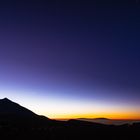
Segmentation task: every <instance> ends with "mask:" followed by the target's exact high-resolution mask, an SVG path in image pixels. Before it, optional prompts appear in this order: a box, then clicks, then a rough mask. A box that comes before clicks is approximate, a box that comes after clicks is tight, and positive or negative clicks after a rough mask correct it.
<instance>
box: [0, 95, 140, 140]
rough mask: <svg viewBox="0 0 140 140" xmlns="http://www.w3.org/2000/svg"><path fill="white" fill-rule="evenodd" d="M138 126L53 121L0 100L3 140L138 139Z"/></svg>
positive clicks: (0, 123)
mask: <svg viewBox="0 0 140 140" xmlns="http://www.w3.org/2000/svg"><path fill="white" fill-rule="evenodd" d="M139 130H140V123H134V124H132V125H129V124H125V125H119V126H115V125H104V124H99V123H92V122H87V121H82V120H69V121H64V122H63V121H56V120H51V119H49V118H47V117H44V116H39V115H37V114H35V113H33V112H32V111H30V110H28V109H26V108H24V107H22V106H20V105H19V104H17V103H14V102H12V101H10V100H9V99H7V98H4V99H1V100H0V138H1V139H2V140H10V139H14V140H25V139H26V140H30V139H33V140H78V139H85V140H89V139H90V140H104V139H107V140H121V139H123V140H125V139H140V135H139Z"/></svg>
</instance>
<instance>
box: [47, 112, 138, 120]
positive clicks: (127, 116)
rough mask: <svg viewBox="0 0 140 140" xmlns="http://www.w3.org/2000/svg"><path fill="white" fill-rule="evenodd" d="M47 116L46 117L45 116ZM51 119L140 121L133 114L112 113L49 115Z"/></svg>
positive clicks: (136, 115)
mask: <svg viewBox="0 0 140 140" xmlns="http://www.w3.org/2000/svg"><path fill="white" fill-rule="evenodd" d="M46 116H47V115H46ZM48 117H49V118H51V119H58V120H68V119H77V118H87V119H94V118H108V119H113V120H140V115H138V114H133V113H120V114H119V113H112V114H105V113H104V114H103V113H99V114H69V115H67V114H61V115H58V114H57V115H55V116H54V115H52V116H51V115H50V116H48Z"/></svg>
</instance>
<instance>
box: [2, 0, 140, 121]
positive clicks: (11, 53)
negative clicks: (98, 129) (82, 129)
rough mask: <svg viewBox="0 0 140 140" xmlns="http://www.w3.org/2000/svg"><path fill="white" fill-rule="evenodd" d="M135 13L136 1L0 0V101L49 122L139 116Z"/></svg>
mask: <svg viewBox="0 0 140 140" xmlns="http://www.w3.org/2000/svg"><path fill="white" fill-rule="evenodd" d="M139 15H140V2H139V0H137V1H135V0H130V1H129V0H127V1H126V0H114V1H113V2H111V1H109V0H106V1H103V0H100V1H97V0H95V1H89V0H86V1H82V0H81V1H80V0H75V1H74V0H71V1H69V0H68V1H62V0H61V1H59V0H55V1H43V0H40V1H36V0H34V1H31V0H28V1H26V0H24V1H16V0H13V1H12V2H11V1H6V0H5V1H0V98H4V97H8V98H9V99H11V100H13V101H15V102H17V103H19V104H21V105H23V106H25V107H27V108H29V109H31V110H32V111H34V112H35V113H37V114H41V115H45V116H47V117H49V118H54V119H57V118H96V117H107V118H113V119H140V39H139V38H140V26H139V25H140V18H139Z"/></svg>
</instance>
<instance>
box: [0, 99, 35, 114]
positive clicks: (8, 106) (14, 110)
mask: <svg viewBox="0 0 140 140" xmlns="http://www.w3.org/2000/svg"><path fill="white" fill-rule="evenodd" d="M2 115H9V116H19V117H35V116H37V114H35V113H33V112H32V111H30V110H28V109H27V108H25V107H22V106H20V105H19V104H17V103H15V102H13V101H11V100H9V99H8V98H4V99H0V116H2Z"/></svg>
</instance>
